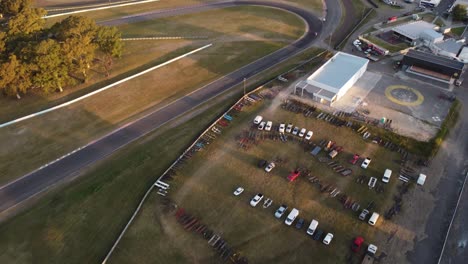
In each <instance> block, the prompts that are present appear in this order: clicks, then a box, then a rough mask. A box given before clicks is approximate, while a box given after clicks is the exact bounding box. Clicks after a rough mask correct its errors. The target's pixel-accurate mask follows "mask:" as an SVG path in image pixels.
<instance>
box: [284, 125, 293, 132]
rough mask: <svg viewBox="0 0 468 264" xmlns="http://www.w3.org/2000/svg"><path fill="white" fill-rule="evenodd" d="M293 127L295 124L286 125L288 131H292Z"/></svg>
mask: <svg viewBox="0 0 468 264" xmlns="http://www.w3.org/2000/svg"><path fill="white" fill-rule="evenodd" d="M292 129H293V124H291V123H289V124H288V126H287V127H286V133H291V131H292Z"/></svg>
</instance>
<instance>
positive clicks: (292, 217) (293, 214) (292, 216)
mask: <svg viewBox="0 0 468 264" xmlns="http://www.w3.org/2000/svg"><path fill="white" fill-rule="evenodd" d="M298 215H299V210H297V209H296V208H293V209H292V210H291V212H290V213H289V214H288V217H286V220H284V223H285V224H286V225H288V226H290V225H291V224H292V223H293V222H294V220H295V219H296V217H297V216H298Z"/></svg>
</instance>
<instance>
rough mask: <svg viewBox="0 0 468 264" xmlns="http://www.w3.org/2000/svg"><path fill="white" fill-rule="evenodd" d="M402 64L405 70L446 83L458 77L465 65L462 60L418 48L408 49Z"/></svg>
mask: <svg viewBox="0 0 468 264" xmlns="http://www.w3.org/2000/svg"><path fill="white" fill-rule="evenodd" d="M402 64H403V66H404V67H405V68H406V71H407V72H411V73H414V74H417V75H420V76H425V77H428V78H431V79H434V80H438V81H442V82H447V83H453V81H455V80H456V79H458V78H460V76H461V75H462V73H463V72H464V67H465V64H464V63H463V62H460V61H457V60H454V59H450V58H446V57H441V56H437V55H434V54H432V53H428V52H422V51H418V50H409V51H408V53H407V54H406V55H405V56H404V57H403V60H402Z"/></svg>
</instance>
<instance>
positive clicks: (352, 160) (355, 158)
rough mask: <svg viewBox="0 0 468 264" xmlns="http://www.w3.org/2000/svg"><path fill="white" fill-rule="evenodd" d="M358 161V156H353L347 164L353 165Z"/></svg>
mask: <svg viewBox="0 0 468 264" xmlns="http://www.w3.org/2000/svg"><path fill="white" fill-rule="evenodd" d="M358 160H359V155H358V154H354V155H353V158H352V159H350V160H349V163H351V164H353V165H355V164H356V162H357V161H358Z"/></svg>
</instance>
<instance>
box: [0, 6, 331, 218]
mask: <svg viewBox="0 0 468 264" xmlns="http://www.w3.org/2000/svg"><path fill="white" fill-rule="evenodd" d="M245 5H258V6H265V7H272V8H278V9H282V10H285V11H288V12H291V13H294V14H296V15H298V16H299V17H301V18H302V19H303V20H304V21H305V23H306V31H305V33H304V35H303V36H301V38H299V39H298V40H296V41H295V42H293V43H292V44H290V45H288V46H286V47H284V48H282V49H280V50H278V51H276V52H274V53H271V54H270V55H268V56H265V57H263V58H261V59H259V60H257V61H254V62H252V63H251V64H248V65H246V66H244V67H242V68H240V69H238V70H236V71H234V72H232V73H230V74H228V75H226V76H224V77H222V78H220V79H218V80H216V81H214V82H212V83H210V84H208V85H206V86H204V87H202V88H200V89H198V90H196V91H195V92H192V93H190V94H188V95H185V96H183V97H181V98H179V99H178V100H176V101H174V102H172V103H170V104H168V105H166V106H164V107H162V108H160V109H157V110H155V111H154V112H152V113H150V114H148V115H146V116H145V117H143V118H141V119H138V120H136V121H133V122H131V123H129V124H126V125H123V126H122V127H120V128H118V129H117V130H114V131H113V132H111V133H109V134H108V135H106V136H105V137H103V138H101V139H99V140H96V141H95V142H93V143H92V144H90V145H88V146H87V147H85V148H83V149H80V150H79V151H76V152H75V153H73V154H71V155H69V156H66V157H64V158H62V159H60V160H58V161H56V162H54V163H52V164H51V165H49V166H46V167H43V168H40V169H38V170H36V171H34V172H32V173H30V174H28V175H26V176H23V177H22V178H20V179H17V180H15V181H13V182H10V183H8V184H6V185H4V186H2V187H0V216H1V218H5V217H8V216H9V215H11V214H12V211H14V210H11V209H12V208H14V207H16V206H17V205H19V204H21V203H23V202H24V201H26V200H28V199H29V198H32V197H34V196H36V195H38V194H40V193H42V192H44V191H46V190H48V189H49V188H51V187H52V186H55V185H57V184H58V183H61V182H65V181H67V180H71V179H73V178H74V177H76V176H77V175H78V174H79V172H80V171H81V170H82V169H83V168H84V167H86V166H89V165H91V164H92V163H94V162H96V161H99V160H102V159H103V158H105V157H107V156H109V155H111V154H112V153H114V152H115V151H117V150H119V149H120V148H122V147H124V146H125V145H127V144H129V143H131V142H133V141H135V140H137V139H139V138H141V137H142V136H144V135H146V134H148V133H150V132H152V131H154V130H155V129H157V128H159V127H160V126H162V125H164V124H165V123H167V122H169V121H170V120H172V119H174V118H176V117H178V116H181V115H183V114H184V113H186V112H187V111H190V110H191V109H193V108H194V107H197V106H199V105H201V104H202V103H204V102H206V101H208V100H210V99H211V98H213V97H215V96H217V95H219V94H221V93H223V92H225V91H227V90H229V89H231V88H232V87H234V86H235V85H237V84H241V83H242V82H243V80H244V78H249V77H251V76H254V75H255V74H257V73H259V72H261V71H263V70H265V69H268V68H269V67H271V66H273V65H275V64H277V63H279V62H281V61H283V60H285V59H287V58H290V57H291V56H293V55H295V54H297V53H299V52H301V51H303V50H305V49H306V48H308V47H310V45H311V44H312V43H313V41H314V39H315V38H316V37H317V36H316V34H315V32H320V30H321V27H322V22H321V21H320V20H319V19H318V18H316V17H315V16H314V15H313V14H312V13H311V12H309V11H307V10H304V9H301V8H300V7H297V6H292V5H288V4H286V3H279V2H269V1H254V0H252V1H249V0H247V1H223V2H215V3H209V4H202V5H197V6H191V7H184V8H179V9H171V10H158V11H155V12H147V13H144V14H141V15H134V16H130V17H126V18H122V19H116V20H111V21H106V22H105V24H113V25H115V24H119V23H130V22H135V21H140V20H145V19H154V18H156V17H161V16H173V15H181V14H186V13H195V12H201V11H204V10H209V9H218V8H226V7H232V6H245ZM327 21H328V19H327Z"/></svg>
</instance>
